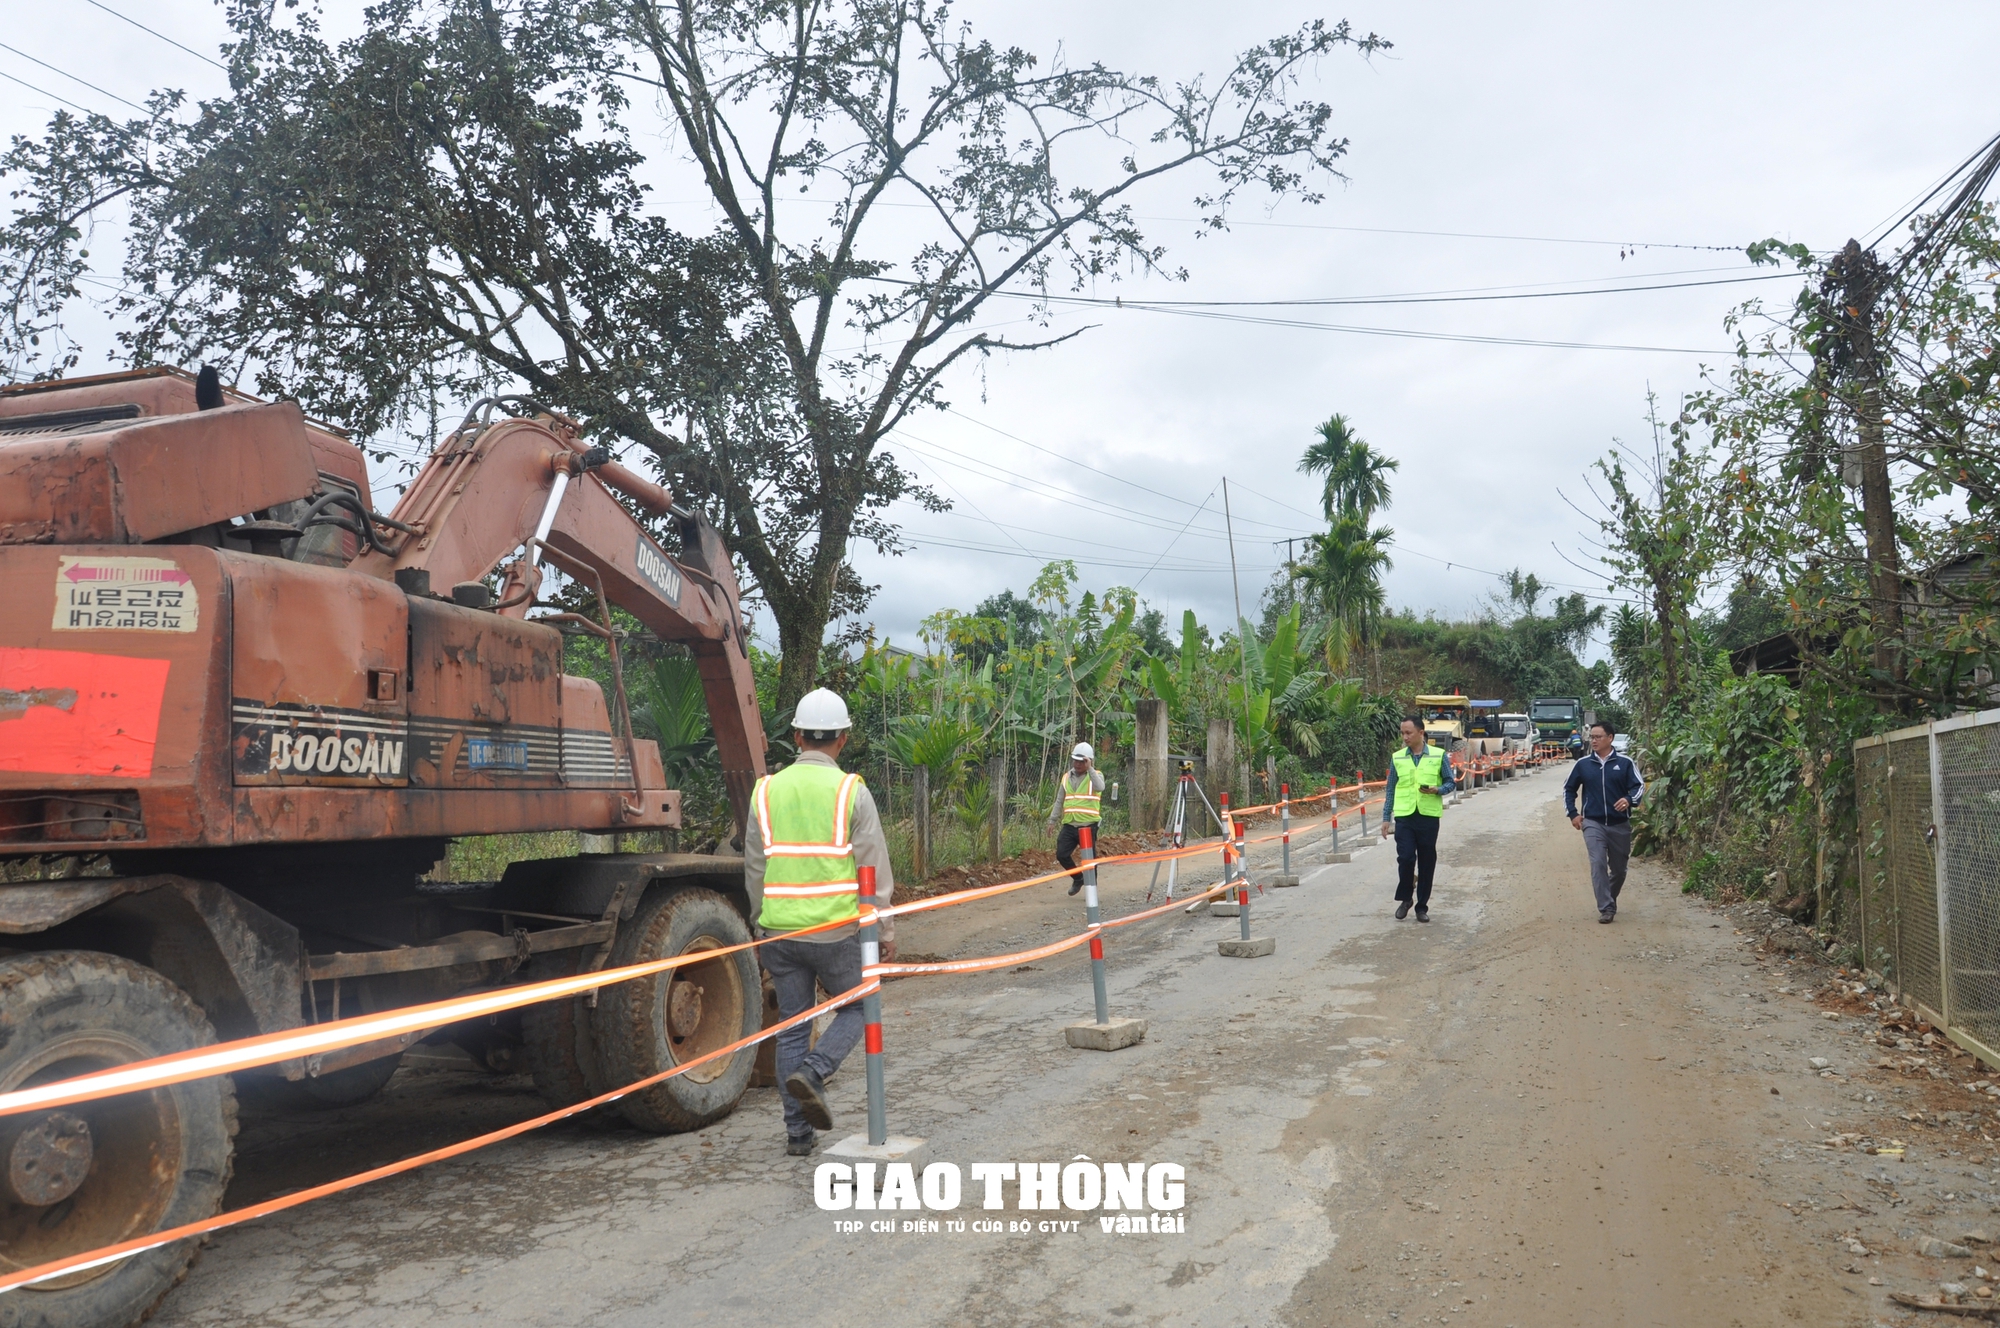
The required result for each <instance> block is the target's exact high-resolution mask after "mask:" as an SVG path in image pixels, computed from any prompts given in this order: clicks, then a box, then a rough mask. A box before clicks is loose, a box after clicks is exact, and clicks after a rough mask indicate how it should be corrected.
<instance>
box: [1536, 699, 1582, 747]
mask: <svg viewBox="0 0 2000 1328" xmlns="http://www.w3.org/2000/svg"><path fill="white" fill-rule="evenodd" d="M1528 717H1529V718H1530V719H1531V720H1532V721H1533V722H1534V725H1535V741H1536V742H1537V743H1556V744H1559V745H1561V746H1563V747H1566V748H1569V749H1570V750H1576V749H1578V748H1581V747H1582V746H1583V698H1582V697H1578V696H1538V697H1536V698H1534V700H1532V701H1530V702H1529V703H1528Z"/></svg>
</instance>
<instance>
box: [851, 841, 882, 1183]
mask: <svg viewBox="0 0 2000 1328" xmlns="http://www.w3.org/2000/svg"><path fill="white" fill-rule="evenodd" d="M855 877H856V879H857V880H858V881H859V882H860V886H861V937H862V939H861V967H862V969H863V970H864V971H865V970H866V969H867V968H868V966H869V965H871V964H879V963H881V962H882V944H881V940H880V937H881V926H882V924H881V923H880V922H877V921H876V920H875V869H874V868H873V867H861V868H858V869H857V870H856V871H855ZM861 1021H862V1022H861V1027H862V1034H861V1039H862V1046H863V1047H864V1048H865V1049H866V1051H867V1055H868V1142H869V1143H871V1144H873V1145H874V1146H875V1147H877V1148H880V1147H882V1146H883V1145H884V1144H886V1143H888V1142H889V1104H888V1102H887V1101H886V1100H885V1099H886V1096H887V1091H886V1089H885V1088H884V1087H883V1082H882V990H881V988H880V987H879V986H878V987H877V988H876V989H875V990H874V991H871V992H869V993H868V994H867V995H866V996H863V997H862V998H861Z"/></svg>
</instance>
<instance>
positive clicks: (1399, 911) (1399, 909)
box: [1396, 899, 1410, 922]
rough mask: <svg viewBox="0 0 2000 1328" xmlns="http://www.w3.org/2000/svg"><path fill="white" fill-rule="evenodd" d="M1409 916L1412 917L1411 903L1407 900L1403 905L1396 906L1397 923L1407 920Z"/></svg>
mask: <svg viewBox="0 0 2000 1328" xmlns="http://www.w3.org/2000/svg"><path fill="white" fill-rule="evenodd" d="M1409 916H1410V901H1409V900H1407V899H1405V900H1404V901H1403V902H1402V903H1400V904H1398V905H1396V921H1398V922H1401V921H1402V920H1403V919H1404V918H1407V917H1409Z"/></svg>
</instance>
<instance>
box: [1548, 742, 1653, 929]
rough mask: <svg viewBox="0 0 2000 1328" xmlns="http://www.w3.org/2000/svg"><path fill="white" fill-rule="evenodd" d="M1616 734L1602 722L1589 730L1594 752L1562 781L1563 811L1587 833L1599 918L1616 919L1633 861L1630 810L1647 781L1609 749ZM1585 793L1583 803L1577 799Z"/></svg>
mask: <svg viewBox="0 0 2000 1328" xmlns="http://www.w3.org/2000/svg"><path fill="white" fill-rule="evenodd" d="M1613 736H1615V735H1614V734H1613V732H1612V728H1611V726H1610V725H1609V724H1606V723H1604V722H1603V721H1602V720H1599V721H1597V722H1596V723H1593V724H1592V725H1591V726H1590V751H1589V753H1588V754H1587V755H1585V756H1584V757H1582V758H1581V759H1579V760H1578V761H1577V763H1576V764H1575V765H1574V766H1571V767H1570V772H1569V778H1568V779H1567V780H1566V781H1564V783H1563V811H1564V813H1565V814H1566V815H1568V817H1569V823H1570V824H1571V825H1573V826H1575V827H1576V828H1577V829H1579V830H1581V831H1583V847H1584V851H1585V852H1587V853H1588V854H1589V855H1590V888H1591V890H1592V891H1593V892H1595V894H1596V895H1597V920H1598V921H1599V922H1609V921H1611V920H1612V919H1613V918H1615V917H1617V916H1618V892H1619V891H1620V890H1622V889H1624V888H1625V864H1626V863H1627V862H1628V861H1630V860H1631V857H1632V812H1633V809H1634V808H1636V807H1638V805H1639V799H1640V797H1641V796H1643V795H1644V794H1645V792H1646V781H1645V780H1643V779H1641V778H1640V777H1639V767H1638V766H1636V765H1634V764H1633V763H1632V758H1631V757H1629V756H1621V755H1619V754H1618V753H1617V752H1615V751H1613V750H1611V739H1612V738H1613ZM1578 794H1582V795H1583V800H1582V805H1581V806H1579V805H1578V802H1577V795H1578Z"/></svg>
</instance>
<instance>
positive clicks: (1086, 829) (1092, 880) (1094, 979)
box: [1063, 825, 1146, 1051]
mask: <svg viewBox="0 0 2000 1328" xmlns="http://www.w3.org/2000/svg"><path fill="white" fill-rule="evenodd" d="M1077 838H1078V840H1079V841H1080V842H1079V843H1078V847H1079V848H1080V849H1081V850H1082V852H1083V909H1084V917H1085V919H1086V920H1088V922H1089V923H1090V989H1091V995H1092V996H1093V997H1094V998H1095V999H1096V1002H1097V1019H1096V1021H1095V1022H1093V1023H1083V1024H1071V1025H1069V1026H1068V1027H1066V1028H1064V1029H1063V1041H1065V1042H1067V1043H1069V1045H1070V1046H1072V1047H1081V1048H1083V1049H1084V1050H1086V1051H1117V1050H1118V1049H1119V1048H1120V1047H1129V1046H1132V1045H1134V1044H1136V1043H1137V1042H1139V1041H1140V1040H1141V1039H1143V1038H1144V1037H1145V1036H1146V1021H1145V1020H1143V1019H1113V1018H1112V1017H1111V997H1110V994H1109V992H1108V991H1107V990H1106V988H1105V983H1104V914H1103V912H1102V910H1101V909H1100V908H1099V906H1098V899H1097V827H1095V826H1089V825H1086V826H1082V827H1080V828H1079V830H1078V833H1077Z"/></svg>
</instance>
